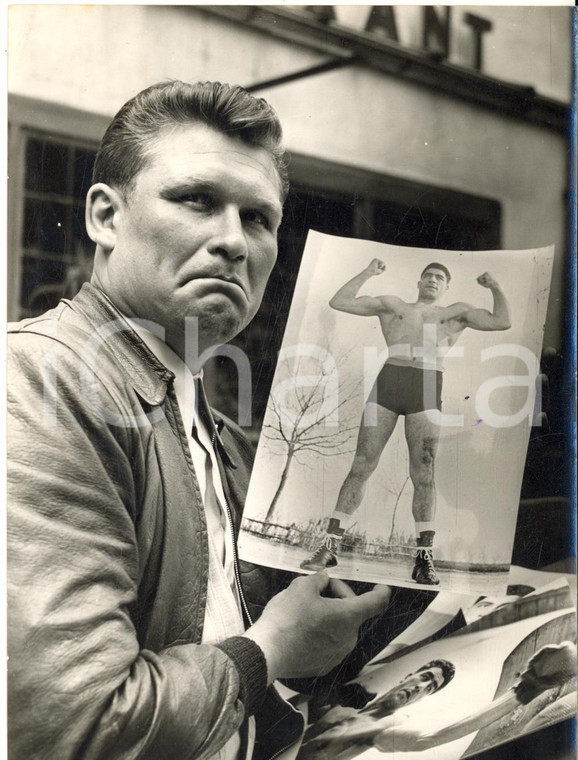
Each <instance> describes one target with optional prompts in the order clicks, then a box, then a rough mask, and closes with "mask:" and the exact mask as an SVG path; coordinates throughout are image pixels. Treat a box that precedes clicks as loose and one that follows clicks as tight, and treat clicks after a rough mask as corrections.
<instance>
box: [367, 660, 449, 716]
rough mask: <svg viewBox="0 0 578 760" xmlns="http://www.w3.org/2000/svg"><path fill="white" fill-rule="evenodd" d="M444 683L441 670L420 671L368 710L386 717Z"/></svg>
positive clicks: (407, 677) (404, 680)
mask: <svg viewBox="0 0 578 760" xmlns="http://www.w3.org/2000/svg"><path fill="white" fill-rule="evenodd" d="M443 683H444V677H443V673H442V670H441V668H437V667H432V668H428V669H427V670H420V671H419V672H417V673H410V674H409V675H408V676H406V677H405V678H404V679H403V681H402V682H401V683H400V684H398V685H397V686H395V687H394V688H393V689H391V690H390V691H388V692H387V694H384V696H383V697H382V698H381V699H379V700H378V702H376V703H375V704H373V705H371V707H370V709H369V710H368V712H369V711H371V712H372V713H373V714H380V713H383V715H388V714H391V713H392V712H394V711H395V710H398V709H399V708H400V707H406V706H407V705H410V704H412V703H413V702H416V701H417V700H418V699H421V698H422V697H426V696H427V695H428V694H433V693H434V692H435V691H437V690H438V689H439V688H440V687H441V686H442V685H443Z"/></svg>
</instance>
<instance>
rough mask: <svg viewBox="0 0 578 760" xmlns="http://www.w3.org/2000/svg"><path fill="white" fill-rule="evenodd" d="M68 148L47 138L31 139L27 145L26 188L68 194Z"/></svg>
mask: <svg viewBox="0 0 578 760" xmlns="http://www.w3.org/2000/svg"><path fill="white" fill-rule="evenodd" d="M67 159H68V148H67V147H66V146H65V145H58V144H55V143H51V142H48V141H46V140H38V139H33V138H31V139H29V140H28V144H27V146H26V189H27V190H35V191H37V192H42V193H57V194H58V195H67V193H68V188H67V181H66V176H67Z"/></svg>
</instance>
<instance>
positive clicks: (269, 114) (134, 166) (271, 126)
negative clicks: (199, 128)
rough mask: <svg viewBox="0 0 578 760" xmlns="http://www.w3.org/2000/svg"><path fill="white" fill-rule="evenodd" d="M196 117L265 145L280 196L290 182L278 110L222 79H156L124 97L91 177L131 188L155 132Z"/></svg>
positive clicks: (101, 146)
mask: <svg viewBox="0 0 578 760" xmlns="http://www.w3.org/2000/svg"><path fill="white" fill-rule="evenodd" d="M195 122H196V123H202V124H206V125H207V126H209V127H213V128H214V129H216V130H218V131H219V132H222V133H223V134H226V135H227V136H230V137H238V138H240V139H241V140H243V141H244V142H246V143H247V144H248V145H251V146H253V147H256V148H263V149H264V150H266V151H267V152H268V153H269V154H270V155H271V158H272V159H273V162H274V164H275V167H276V168H277V171H278V172H279V177H280V180H281V188H282V196H283V198H285V196H286V195H287V191H288V187H289V183H288V179H287V167H286V164H285V160H284V151H283V147H282V144H281V139H282V129H281V124H280V122H279V118H278V116H277V114H276V113H275V111H274V109H273V108H272V106H270V105H269V103H267V101H266V100H264V99H263V98H256V97H254V96H253V95H251V94H250V93H248V92H247V91H246V90H244V89H243V88H242V87H239V86H238V85H235V86H231V85H228V84H222V83H221V82H195V83H192V84H191V83H187V82H181V81H179V80H171V81H168V82H159V83H158V84H153V85H152V86H151V87H147V88H146V89H145V90H142V91H141V92H139V93H138V94H137V95H135V97H134V98H131V99H130V100H129V101H127V102H126V103H125V104H124V105H123V106H122V108H121V109H120V111H119V112H118V113H117V114H116V116H115V117H114V118H113V120H112V122H111V123H110V125H109V127H108V129H107V130H106V132H105V134H104V137H103V138H102V142H101V144H100V148H99V151H98V153H97V156H96V161H95V164H94V171H93V174H92V181H93V183H96V182H104V183H106V184H108V185H113V186H115V187H118V188H120V189H122V190H123V191H124V192H130V190H131V187H132V184H133V182H134V178H135V176H136V175H137V174H138V172H139V171H141V170H142V169H143V168H144V167H145V165H146V163H147V159H148V151H147V147H148V145H149V144H150V143H151V142H153V141H154V139H155V138H156V137H158V135H159V133H161V132H162V131H163V130H166V129H170V128H172V127H174V126H175V125H178V124H191V123H195Z"/></svg>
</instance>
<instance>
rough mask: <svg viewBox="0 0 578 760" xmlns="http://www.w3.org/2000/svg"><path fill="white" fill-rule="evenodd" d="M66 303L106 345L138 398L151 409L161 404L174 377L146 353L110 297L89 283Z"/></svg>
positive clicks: (96, 337) (150, 354)
mask: <svg viewBox="0 0 578 760" xmlns="http://www.w3.org/2000/svg"><path fill="white" fill-rule="evenodd" d="M68 303H69V305H70V306H71V308H72V309H73V310H75V311H80V312H81V313H82V315H83V316H84V317H85V319H86V320H87V321H88V322H89V323H90V324H91V326H92V327H93V329H94V331H95V332H94V335H93V336H92V337H93V338H94V339H95V340H96V341H99V340H102V342H103V343H106V346H107V348H108V350H109V351H110V352H111V353H112V355H113V357H114V359H115V360H116V364H117V365H118V367H119V368H120V371H121V372H122V374H123V375H124V377H125V378H126V380H127V382H128V383H129V384H130V385H132V387H133V388H134V390H135V391H136V392H137V393H138V395H139V396H140V397H141V398H142V399H143V400H144V401H146V402H147V404H151V405H152V406H159V405H160V404H162V403H163V401H164V399H165V396H166V394H167V386H168V384H169V382H171V380H172V379H173V378H174V375H173V373H172V372H171V371H170V370H168V369H167V368H166V367H165V366H164V365H163V364H161V362H160V361H159V360H158V359H157V358H156V356H155V355H154V354H153V353H152V352H151V351H150V350H149V349H148V347H147V346H146V345H145V344H144V342H143V341H142V340H141V339H140V337H139V336H138V335H137V333H136V332H135V331H134V330H133V329H132V327H131V326H130V325H129V324H128V322H127V321H126V319H125V318H124V317H123V315H122V314H121V313H120V311H119V310H118V309H117V308H116V306H114V304H113V303H112V301H111V300H110V299H109V297H108V296H107V295H106V294H105V293H103V292H102V290H100V289H99V288H96V287H95V286H94V285H92V284H91V283H85V284H84V285H83V286H82V288H81V289H80V291H79V293H77V295H76V296H75V297H74V300H73V301H69V302H68Z"/></svg>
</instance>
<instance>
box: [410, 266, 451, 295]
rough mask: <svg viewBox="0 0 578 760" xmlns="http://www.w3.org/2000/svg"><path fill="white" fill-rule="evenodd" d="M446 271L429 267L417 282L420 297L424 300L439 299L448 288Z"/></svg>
mask: <svg viewBox="0 0 578 760" xmlns="http://www.w3.org/2000/svg"><path fill="white" fill-rule="evenodd" d="M448 284H449V283H448V280H447V276H446V273H445V272H444V271H443V270H442V269H436V268H435V267H428V268H427V269H426V270H425V272H424V273H423V274H422V276H421V277H420V279H419V281H418V283H417V289H418V294H419V298H420V300H422V301H439V299H440V298H441V297H442V296H443V295H444V293H445V292H446V290H447V289H448Z"/></svg>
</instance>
